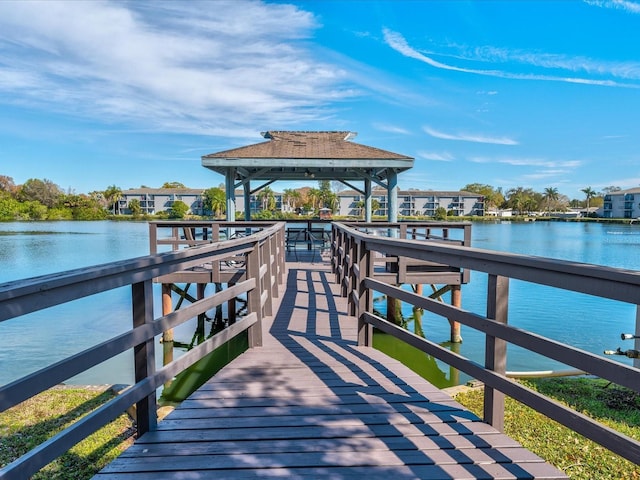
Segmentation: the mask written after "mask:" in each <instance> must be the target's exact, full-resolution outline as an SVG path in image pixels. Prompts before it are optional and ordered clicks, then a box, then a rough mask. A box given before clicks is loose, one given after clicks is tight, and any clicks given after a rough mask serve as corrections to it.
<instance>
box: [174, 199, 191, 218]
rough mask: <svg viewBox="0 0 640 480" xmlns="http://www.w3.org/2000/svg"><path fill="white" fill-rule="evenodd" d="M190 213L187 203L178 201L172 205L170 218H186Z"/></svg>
mask: <svg viewBox="0 0 640 480" xmlns="http://www.w3.org/2000/svg"><path fill="white" fill-rule="evenodd" d="M188 211H189V206H188V205H187V204H186V203H184V202H183V201H182V200H176V201H175V202H173V204H172V205H171V210H170V211H169V218H184V216H185V215H186V214H187V212H188Z"/></svg>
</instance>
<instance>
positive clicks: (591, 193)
mask: <svg viewBox="0 0 640 480" xmlns="http://www.w3.org/2000/svg"><path fill="white" fill-rule="evenodd" d="M581 192H582V193H584V196H585V198H586V200H587V215H589V203H590V202H591V199H592V198H593V197H595V196H596V195H598V192H596V191H595V190H594V189H593V188H591V187H587V188H583V189H582V190H581Z"/></svg>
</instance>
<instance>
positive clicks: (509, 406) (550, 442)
mask: <svg viewBox="0 0 640 480" xmlns="http://www.w3.org/2000/svg"><path fill="white" fill-rule="evenodd" d="M523 383H525V384H526V385H527V386H529V387H531V388H533V389H534V390H537V391H539V392H541V393H544V394H545V395H547V396H549V397H552V398H555V399H556V400H558V401H560V402H561V403H564V404H565V405H569V406H570V407H572V408H573V409H574V410H576V411H578V412H581V413H583V414H585V415H587V416H589V417H592V418H595V419H597V420H598V421H599V422H600V423H602V424H605V425H607V426H609V427H611V428H613V429H614V430H617V431H618V432H621V433H624V434H625V435H627V436H629V437H632V438H635V439H637V440H640V408H639V407H640V395H638V394H637V393H635V392H632V391H630V390H628V389H625V388H622V387H618V386H615V385H611V384H609V383H608V382H605V381H602V380H593V379H586V378H574V379H541V380H535V381H527V382H523ZM456 400H457V401H458V402H460V403H461V404H462V405H464V406H465V407H467V408H469V409H470V410H471V411H473V412H474V413H476V414H477V415H479V416H482V402H483V393H482V389H475V390H470V391H468V392H463V393H460V394H458V395H456ZM505 433H506V434H507V435H509V436H510V437H511V438H513V439H515V440H517V441H518V442H520V443H521V444H522V445H523V446H524V447H526V448H528V449H529V450H531V451H532V452H534V453H535V454H537V455H539V456H540V457H542V458H543V459H545V460H546V461H548V462H549V463H551V464H553V465H555V466H556V467H558V468H559V469H561V470H563V471H564V472H565V473H566V474H567V475H569V477H570V478H571V479H576V480H582V479H584V480H592V479H598V480H606V479H616V480H617V479H640V467H638V466H637V465H635V464H633V463H631V462H629V461H627V460H625V459H623V458H621V457H619V456H618V455H614V454H613V453H611V452H610V451H609V450H607V449H605V448H604V447H601V446H600V445H598V444H597V443H595V442H592V441H590V440H587V439H585V438H584V437H582V436H581V435H579V434H577V433H575V432H573V431H571V430H569V429H568V428H566V427H564V426H562V425H560V424H559V423H557V422H554V421H552V420H549V419H548V418H547V417H545V416H544V415H542V414H540V413H538V412H535V411H534V410H532V409H530V408H528V407H525V406H524V405H522V404H520V403H518V402H516V401H515V400H512V399H510V398H508V397H507V398H506V401H505Z"/></svg>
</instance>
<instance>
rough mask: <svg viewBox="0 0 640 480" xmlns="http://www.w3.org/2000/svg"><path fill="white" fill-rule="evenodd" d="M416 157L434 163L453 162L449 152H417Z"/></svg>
mask: <svg viewBox="0 0 640 480" xmlns="http://www.w3.org/2000/svg"><path fill="white" fill-rule="evenodd" d="M418 157H420V158H422V159H424V160H433V161H436V162H450V161H452V160H454V157H453V155H451V154H450V153H449V152H443V153H435V152H424V151H420V152H418Z"/></svg>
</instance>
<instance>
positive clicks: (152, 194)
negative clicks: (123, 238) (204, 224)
mask: <svg viewBox="0 0 640 480" xmlns="http://www.w3.org/2000/svg"><path fill="white" fill-rule="evenodd" d="M203 192H204V189H202V188H197V189H194V188H133V189H131V190H123V191H122V193H121V195H120V200H118V211H119V213H121V214H125V215H130V214H131V210H130V209H129V203H130V202H131V200H134V199H135V200H138V201H139V202H140V209H141V213H142V214H148V215H153V214H155V213H159V212H164V211H168V210H171V205H173V202H175V201H178V200H180V201H182V202H184V203H185V204H186V205H187V206H188V207H189V212H188V213H190V214H193V215H203V214H204V211H203V201H202V194H203Z"/></svg>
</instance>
